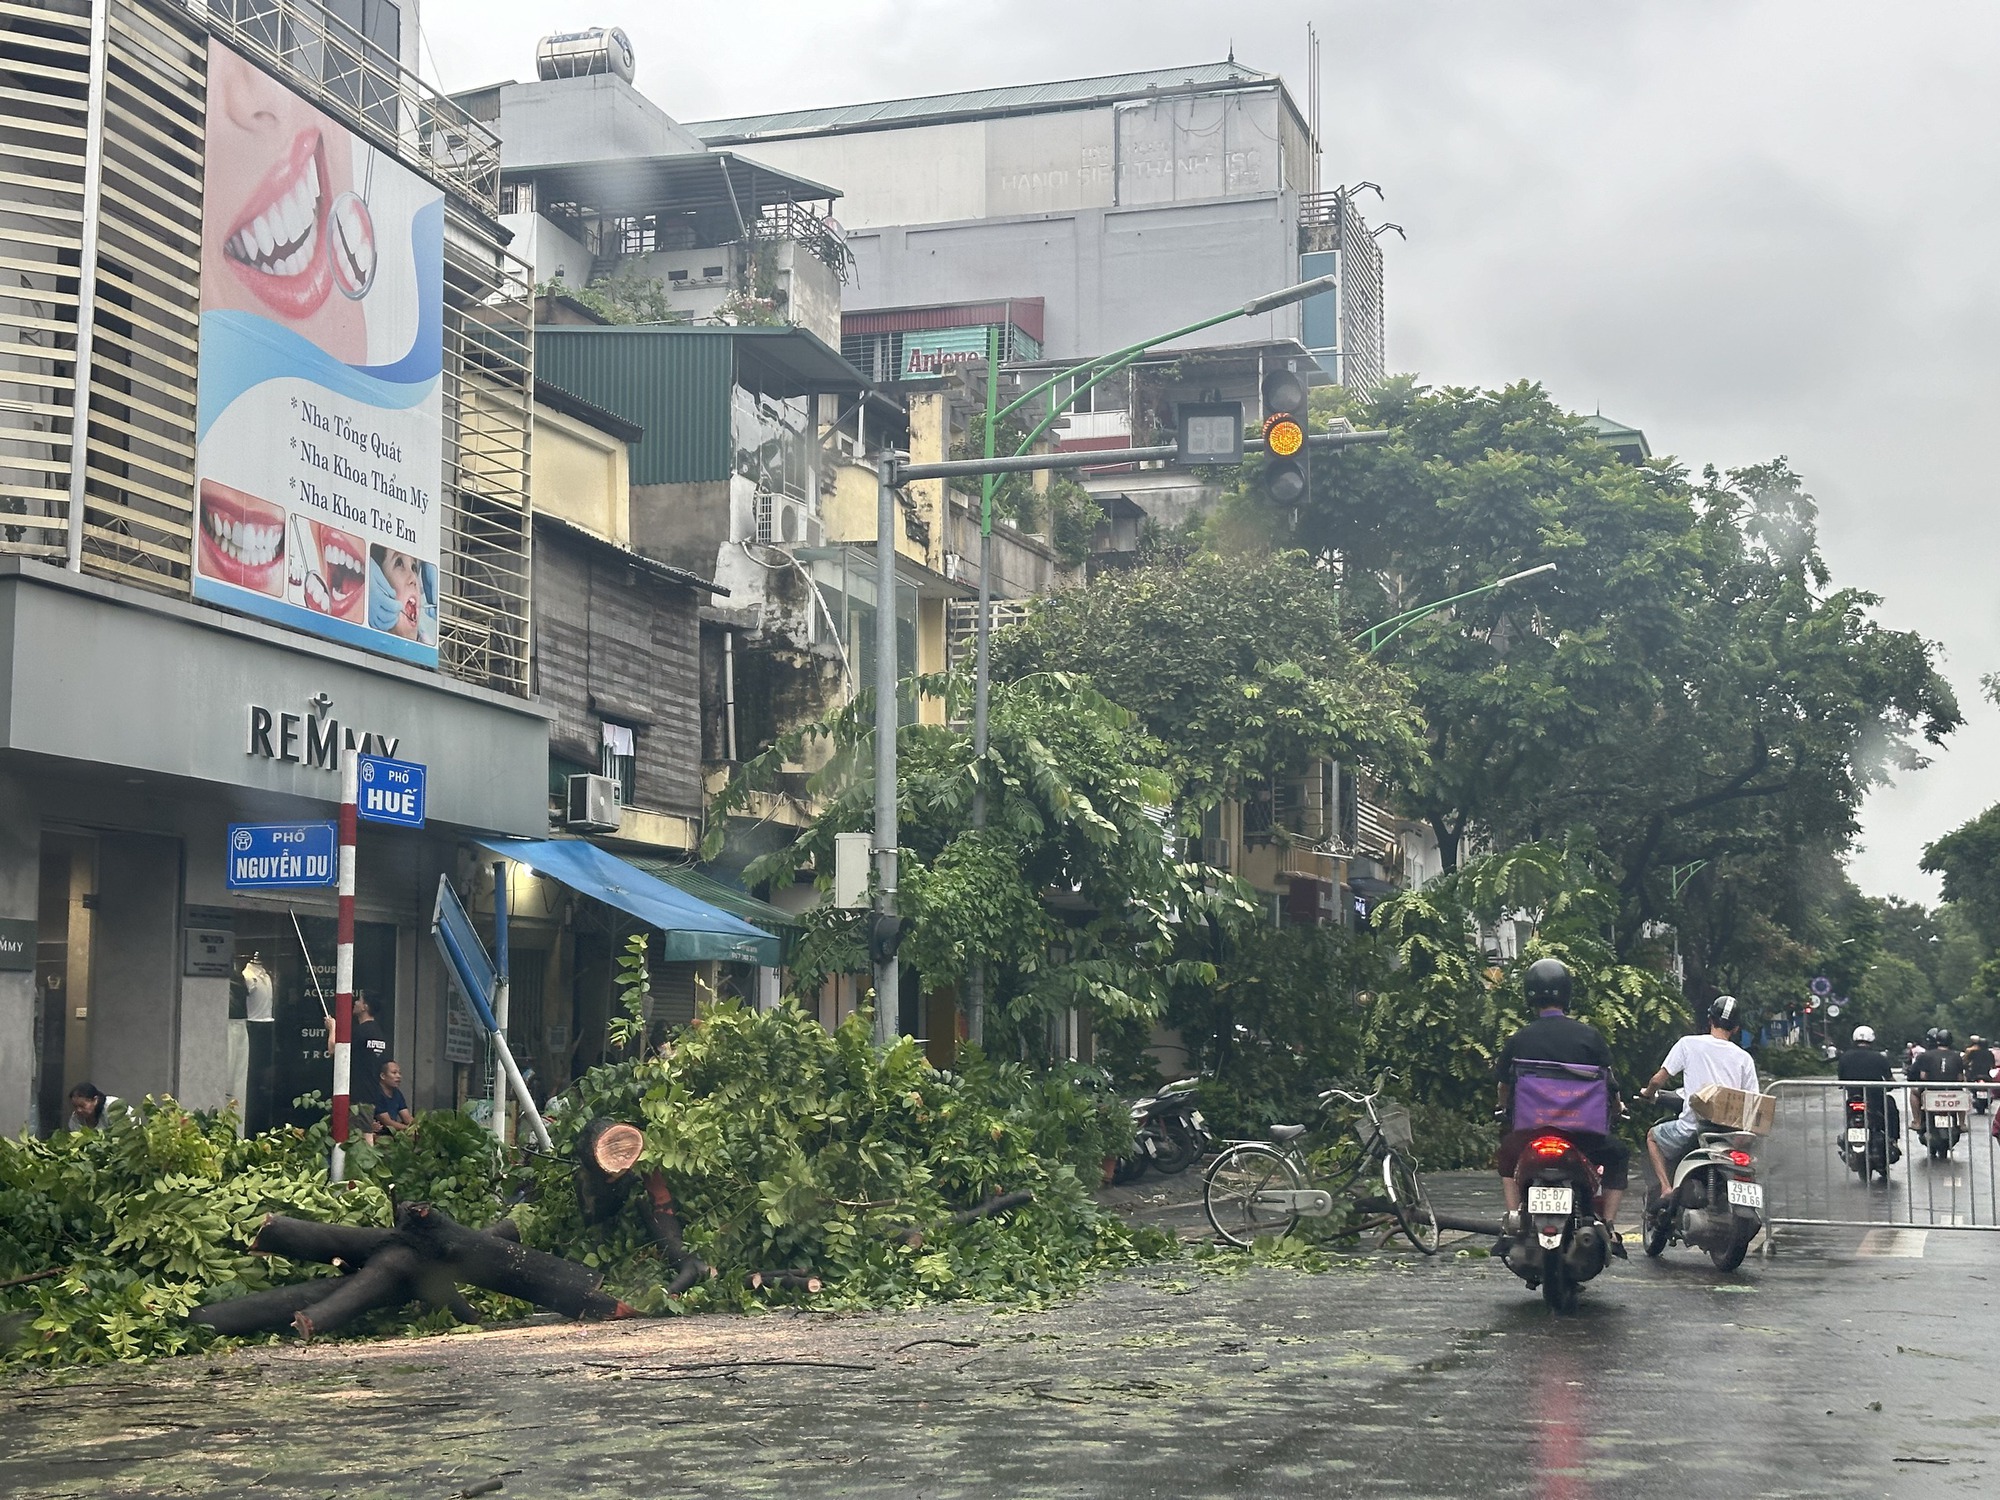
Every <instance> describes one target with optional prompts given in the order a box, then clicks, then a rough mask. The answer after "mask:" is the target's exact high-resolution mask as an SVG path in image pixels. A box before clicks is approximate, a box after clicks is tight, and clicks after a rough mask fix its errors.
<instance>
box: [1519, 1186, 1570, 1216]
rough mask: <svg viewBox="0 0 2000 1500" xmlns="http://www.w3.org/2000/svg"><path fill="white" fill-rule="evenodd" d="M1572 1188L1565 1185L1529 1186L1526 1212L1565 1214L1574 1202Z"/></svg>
mask: <svg viewBox="0 0 2000 1500" xmlns="http://www.w3.org/2000/svg"><path fill="white" fill-rule="evenodd" d="M1575 1200H1576V1194H1575V1192H1574V1190H1572V1189H1570V1188H1566V1187H1531V1188H1529V1189H1528V1212H1529V1213H1531V1214H1566V1213H1568V1212H1569V1210H1570V1205H1571V1204H1572V1203H1573V1202H1575Z"/></svg>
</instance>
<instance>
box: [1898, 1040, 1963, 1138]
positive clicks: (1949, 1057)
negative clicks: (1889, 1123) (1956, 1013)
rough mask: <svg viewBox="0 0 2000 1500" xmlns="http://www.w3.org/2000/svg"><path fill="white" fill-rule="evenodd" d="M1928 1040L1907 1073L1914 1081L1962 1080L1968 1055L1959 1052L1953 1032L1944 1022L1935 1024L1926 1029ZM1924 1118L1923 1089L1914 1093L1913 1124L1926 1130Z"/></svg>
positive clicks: (1912, 1101) (1912, 1098)
mask: <svg viewBox="0 0 2000 1500" xmlns="http://www.w3.org/2000/svg"><path fill="white" fill-rule="evenodd" d="M1924 1041H1925V1042H1926V1043H1928V1044H1929V1045H1927V1046H1926V1047H1925V1048H1924V1050H1923V1051H1922V1052H1919V1053H1918V1054H1917V1055H1916V1057H1915V1059H1913V1060H1912V1061H1911V1063H1910V1066H1909V1070H1908V1071H1907V1072H1906V1073H1905V1074H1904V1076H1905V1077H1906V1078H1908V1079H1909V1080H1910V1082H1911V1083H1960V1082H1963V1081H1964V1078H1965V1059H1964V1058H1962V1057H1960V1056H1959V1055H1958V1049H1957V1048H1956V1047H1954V1046H1952V1044H1951V1032H1950V1031H1948V1030H1947V1029H1946V1028H1944V1027H1942V1026H1933V1027H1932V1028H1931V1029H1930V1030H1929V1031H1927V1032H1925V1033H1924ZM1923 1121H1924V1096H1923V1091H1922V1090H1920V1089H1919V1090H1912V1091H1911V1093H1910V1128H1911V1129H1912V1130H1922V1129H1923Z"/></svg>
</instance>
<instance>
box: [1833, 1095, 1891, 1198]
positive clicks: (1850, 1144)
mask: <svg viewBox="0 0 2000 1500" xmlns="http://www.w3.org/2000/svg"><path fill="white" fill-rule="evenodd" d="M1869 1092H1871V1091H1869V1090H1863V1089H1850V1090H1848V1094H1847V1113H1846V1122H1845V1125H1844V1126H1843V1128H1842V1130H1841V1133H1840V1139H1839V1141H1838V1142H1836V1143H1835V1146H1834V1149H1835V1150H1837V1151H1838V1152H1839V1153H1840V1159H1841V1161H1842V1163H1844V1164H1845V1165H1846V1167H1847V1168H1848V1170H1849V1171H1851V1172H1853V1173H1854V1175H1855V1176H1856V1177H1859V1178H1860V1179H1861V1180H1862V1181H1863V1182H1864V1183H1865V1182H1867V1181H1868V1179H1869V1177H1870V1175H1871V1174H1880V1176H1881V1178H1882V1180H1883V1181H1884V1182H1887V1181H1888V1180H1889V1167H1890V1165H1891V1164H1892V1163H1894V1162H1898V1161H1901V1160H1902V1159H1903V1148H1902V1146H1901V1145H1899V1144H1898V1143H1897V1142H1896V1141H1894V1140H1892V1139H1891V1138H1890V1136H1889V1124H1888V1118H1887V1106H1888V1100H1887V1098H1886V1097H1882V1096H1885V1095H1886V1094H1887V1092H1888V1091H1887V1089H1886V1088H1883V1089H1877V1090H1873V1091H1872V1092H1874V1093H1875V1094H1876V1095H1877V1096H1878V1097H1877V1099H1876V1101H1875V1108H1874V1109H1872V1110H1871V1109H1870V1108H1869V1107H1868V1099H1867V1097H1866V1095H1867V1093H1869Z"/></svg>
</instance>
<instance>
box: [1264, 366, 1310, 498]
mask: <svg viewBox="0 0 2000 1500" xmlns="http://www.w3.org/2000/svg"><path fill="white" fill-rule="evenodd" d="M1306 399H1307V398H1306V383H1305V381H1304V380H1303V379H1301V378H1300V377H1299V376H1297V375H1295V374H1294V373H1293V372H1292V371H1290V370H1273V371H1272V372H1271V373H1270V374H1269V375H1266V376H1265V377H1264V452H1265V461H1264V493H1265V494H1267V495H1269V496H1270V497H1271V498H1272V499H1273V500H1275V501H1277V502H1278V504H1280V505H1297V504H1298V503H1299V501H1300V500H1302V499H1304V498H1305V493H1306V463H1305V459H1306Z"/></svg>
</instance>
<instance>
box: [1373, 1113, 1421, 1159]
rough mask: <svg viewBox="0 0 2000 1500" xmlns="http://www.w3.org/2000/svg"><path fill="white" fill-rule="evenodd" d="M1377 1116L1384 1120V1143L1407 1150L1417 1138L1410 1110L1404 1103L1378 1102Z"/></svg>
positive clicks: (1382, 1127) (1399, 1149) (1393, 1147)
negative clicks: (1411, 1124) (1411, 1123)
mask: <svg viewBox="0 0 2000 1500" xmlns="http://www.w3.org/2000/svg"><path fill="white" fill-rule="evenodd" d="M1375 1117H1376V1118H1377V1119H1378V1120H1380V1121H1381V1122H1382V1125H1381V1129H1382V1143H1383V1144H1384V1145H1385V1146H1389V1147H1391V1148H1392V1149H1394V1150H1397V1151H1407V1150H1409V1149H1410V1144H1411V1142H1412V1141H1414V1140H1415V1139H1416V1136H1415V1134H1414V1132H1413V1131H1412V1130H1411V1128H1410V1111H1409V1107H1408V1106H1407V1105H1403V1104H1378V1105H1377V1106H1376V1107H1375Z"/></svg>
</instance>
